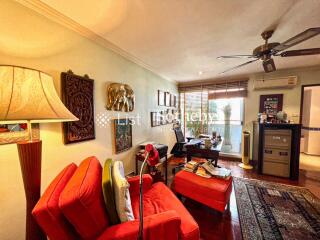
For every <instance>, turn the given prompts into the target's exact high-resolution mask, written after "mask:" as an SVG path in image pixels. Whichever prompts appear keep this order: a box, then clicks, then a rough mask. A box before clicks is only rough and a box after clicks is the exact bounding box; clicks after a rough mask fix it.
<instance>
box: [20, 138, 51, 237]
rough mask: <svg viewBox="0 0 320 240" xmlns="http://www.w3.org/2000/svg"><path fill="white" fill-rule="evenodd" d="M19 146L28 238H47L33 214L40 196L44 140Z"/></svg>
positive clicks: (27, 142) (22, 143)
mask: <svg viewBox="0 0 320 240" xmlns="http://www.w3.org/2000/svg"><path fill="white" fill-rule="evenodd" d="M17 147H18V152H19V159H20V166H21V173H22V178H23V184H24V190H25V195H26V203H27V208H26V209H27V211H26V240H38V239H39V240H40V239H46V236H45V234H44V233H43V232H42V230H41V229H40V227H39V225H38V224H37V222H36V221H35V219H34V218H33V216H32V214H31V212H32V209H33V208H34V206H35V205H36V204H37V202H38V200H39V198H40V187H41V147H42V142H41V140H36V141H25V142H18V143H17Z"/></svg>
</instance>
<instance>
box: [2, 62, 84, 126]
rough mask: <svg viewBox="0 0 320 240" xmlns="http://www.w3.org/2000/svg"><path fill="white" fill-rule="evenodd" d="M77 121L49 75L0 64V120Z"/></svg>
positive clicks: (34, 121)
mask: <svg viewBox="0 0 320 240" xmlns="http://www.w3.org/2000/svg"><path fill="white" fill-rule="evenodd" d="M76 120H78V118H77V117H75V116H74V115H73V114H72V113H71V112H70V111H69V110H68V109H67V108H66V107H65V106H64V104H63V103H62V102H61V100H60V98H59V96H58V94H57V92H56V90H55V87H54V84H53V79H52V77H51V76H50V75H48V74H46V73H43V72H40V71H38V70H34V69H29V68H24V67H17V66H7V65H6V66H4V65H0V122H3V123H5V122H10V121H13V122H20V121H30V122H33V123H41V122H65V121H76Z"/></svg>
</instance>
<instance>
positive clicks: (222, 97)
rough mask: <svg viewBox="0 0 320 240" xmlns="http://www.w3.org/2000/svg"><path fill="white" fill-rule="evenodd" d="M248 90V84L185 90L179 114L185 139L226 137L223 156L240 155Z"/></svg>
mask: <svg viewBox="0 0 320 240" xmlns="http://www.w3.org/2000/svg"><path fill="white" fill-rule="evenodd" d="M246 87H247V81H245V82H244V83H243V82H239V83H237V84H235V83H234V84H229V86H228V84H225V83H224V84H219V85H217V84H215V85H214V88H213V87H212V86H209V87H206V88H204V87H203V86H201V88H200V87H197V88H193V89H192V88H188V89H182V90H183V91H181V92H180V113H181V127H182V129H183V130H184V132H185V136H186V137H198V136H199V135H200V134H207V135H212V133H216V134H217V135H221V136H222V137H223V138H224V143H223V147H222V152H223V153H227V154H240V153H241V135H242V127H243V126H242V125H243V120H244V119H243V112H244V97H245V96H246V92H247V91H246Z"/></svg>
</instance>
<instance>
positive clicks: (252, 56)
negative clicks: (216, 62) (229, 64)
mask: <svg viewBox="0 0 320 240" xmlns="http://www.w3.org/2000/svg"><path fill="white" fill-rule="evenodd" d="M222 58H257V56H254V55H229V56H219V57H217V59H222Z"/></svg>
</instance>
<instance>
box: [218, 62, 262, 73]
mask: <svg viewBox="0 0 320 240" xmlns="http://www.w3.org/2000/svg"><path fill="white" fill-rule="evenodd" d="M258 60H259V59H255V60H251V61H249V62H246V63H242V64H240V65H238V66H235V67H232V68H229V69H227V70H225V71H223V72H221V73H220V74H222V73H225V72H229V71H231V70H234V69H236V68H240V67H243V66H245V65H248V64H250V63H252V62H255V61H258Z"/></svg>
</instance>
